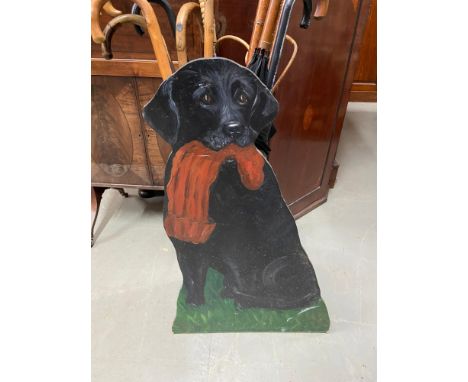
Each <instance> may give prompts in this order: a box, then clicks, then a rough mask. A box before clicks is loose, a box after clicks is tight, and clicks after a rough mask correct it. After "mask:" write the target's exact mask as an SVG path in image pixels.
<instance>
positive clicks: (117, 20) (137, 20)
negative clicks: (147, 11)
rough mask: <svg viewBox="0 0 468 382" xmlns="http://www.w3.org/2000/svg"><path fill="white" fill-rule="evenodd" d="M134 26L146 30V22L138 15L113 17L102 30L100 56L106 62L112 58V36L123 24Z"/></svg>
mask: <svg viewBox="0 0 468 382" xmlns="http://www.w3.org/2000/svg"><path fill="white" fill-rule="evenodd" d="M127 23H131V24H135V25H137V26H138V27H140V28H141V29H142V30H146V21H145V18H144V17H143V16H139V15H128V14H125V15H120V16H117V17H114V18H113V19H112V20H111V21H109V23H108V24H107V25H106V27H105V28H104V36H105V41H104V42H103V43H102V44H101V50H102V56H103V57H104V58H105V59H106V60H111V59H112V57H113V54H112V45H111V44H112V36H113V35H114V33H115V32H116V31H117V29H119V28H120V26H121V25H123V24H127Z"/></svg>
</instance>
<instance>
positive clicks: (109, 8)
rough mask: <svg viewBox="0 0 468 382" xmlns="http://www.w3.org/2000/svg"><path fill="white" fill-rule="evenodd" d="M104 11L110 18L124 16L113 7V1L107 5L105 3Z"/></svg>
mask: <svg viewBox="0 0 468 382" xmlns="http://www.w3.org/2000/svg"><path fill="white" fill-rule="evenodd" d="M102 10H103V11H104V12H106V13H107V14H108V15H109V16H111V17H115V16H119V15H121V14H122V12H121V11H119V10H118V9H116V8H115V7H114V5H112V2H111V1H108V2H107V3H105V4H104V5H103V6H102Z"/></svg>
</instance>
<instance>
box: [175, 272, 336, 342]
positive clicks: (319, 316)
mask: <svg viewBox="0 0 468 382" xmlns="http://www.w3.org/2000/svg"><path fill="white" fill-rule="evenodd" d="M222 288H223V276H222V275H221V274H220V273H218V272H216V271H215V270H213V269H209V270H208V274H207V277H206V285H205V301H206V304H205V305H202V306H199V307H192V306H190V305H187V304H186V303H185V296H186V291H185V288H184V287H182V289H181V291H180V293H179V298H178V299H177V315H176V318H175V320H174V324H173V325H172V331H173V332H174V333H176V334H178V333H219V332H320V333H324V332H326V331H328V329H329V328H330V318H329V317H328V311H327V307H326V306H325V302H324V301H323V300H319V301H317V303H316V305H313V306H310V307H307V308H303V309H289V310H272V309H260V308H250V309H237V308H236V306H235V304H234V302H233V300H231V299H222V298H221V297H219V293H220V291H221V289H222Z"/></svg>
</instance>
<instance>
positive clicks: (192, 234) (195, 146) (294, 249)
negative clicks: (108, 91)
mask: <svg viewBox="0 0 468 382" xmlns="http://www.w3.org/2000/svg"><path fill="white" fill-rule="evenodd" d="M277 111H278V103H277V101H276V99H275V98H274V97H273V95H272V94H271V92H270V91H269V90H268V89H267V88H266V87H265V86H264V85H263V83H262V82H261V81H260V80H259V79H258V77H257V76H256V75H254V74H253V73H252V72H251V71H250V70H248V69H247V68H245V67H243V66H240V65H238V64H237V63H235V62H233V61H231V60H228V59H224V58H210V59H199V60H194V61H191V62H190V63H188V64H186V65H185V66H183V67H182V68H181V69H179V70H178V71H177V72H176V73H174V74H173V75H172V76H171V77H169V78H168V79H167V80H165V81H164V82H163V83H162V84H161V86H160V87H159V89H158V91H157V92H156V95H155V96H154V98H153V99H152V100H151V101H150V102H149V103H148V104H147V105H146V106H145V107H144V111H143V116H144V118H145V120H146V121H147V122H148V123H149V125H150V126H151V127H152V128H153V129H154V130H155V131H156V132H157V133H158V134H160V135H161V136H162V137H163V138H164V139H165V140H166V141H167V142H168V143H170V144H171V146H172V148H173V151H172V153H171V155H170V157H169V159H168V163H167V166H166V175H165V185H166V194H165V200H164V227H165V229H166V232H167V234H168V236H169V237H170V239H171V241H172V243H173V244H174V247H175V249H176V252H177V259H178V261H179V265H180V269H181V271H182V275H183V280H184V286H185V288H186V290H187V300H186V302H187V303H188V304H193V305H201V304H204V302H205V298H204V284H205V278H206V274H207V270H208V268H209V267H211V268H213V269H215V270H216V271H218V272H220V273H221V274H222V275H223V276H224V289H223V291H222V297H223V298H231V299H234V301H235V303H236V305H237V306H238V307H240V308H247V307H258V308H273V309H290V308H302V307H306V306H310V305H311V304H313V303H314V302H315V301H317V300H318V299H319V298H320V289H319V286H318V283H317V279H316V276H315V272H314V268H313V267H312V264H311V263H310V261H309V259H308V257H307V254H306V253H305V251H304V249H303V248H302V245H301V242H300V240H299V236H298V231H297V227H296V224H295V221H294V219H293V217H292V215H291V213H290V211H289V209H288V207H287V205H286V203H285V201H284V200H283V198H282V196H281V192H280V189H279V186H278V182H277V179H276V177H275V174H274V173H273V170H272V168H271V166H270V164H269V163H268V162H267V161H266V160H265V159H264V157H263V155H262V154H261V153H260V152H259V151H258V150H257V149H256V148H255V146H254V142H255V138H256V137H257V135H258V133H259V131H261V130H262V128H264V127H265V126H267V125H269V124H271V123H272V121H273V119H274V118H275V116H276V113H277Z"/></svg>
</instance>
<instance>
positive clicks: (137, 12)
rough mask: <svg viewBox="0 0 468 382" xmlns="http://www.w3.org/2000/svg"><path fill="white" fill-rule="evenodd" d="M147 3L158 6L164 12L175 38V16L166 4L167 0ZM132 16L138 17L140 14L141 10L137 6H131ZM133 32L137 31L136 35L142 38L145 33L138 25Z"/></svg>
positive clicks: (151, 0) (153, 0) (154, 0)
mask: <svg viewBox="0 0 468 382" xmlns="http://www.w3.org/2000/svg"><path fill="white" fill-rule="evenodd" d="M148 1H149V2H150V3H155V4H158V5H160V6H161V7H162V8H163V9H164V11H165V12H166V15H167V18H168V19H169V23H170V24H171V30H172V33H173V35H174V36H175V32H176V15H175V13H174V11H173V9H172V7H171V6H170V4H169V3H168V1H167V0H148ZM132 14H134V15H140V14H141V9H140V7H139V6H138V4H133V6H132ZM135 30H136V31H137V33H138V34H139V35H140V36H143V34H144V33H145V31H144V30H143V29H142V28H141V27H140V26H139V25H135Z"/></svg>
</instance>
